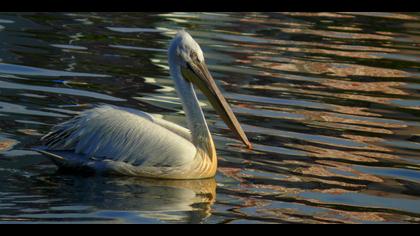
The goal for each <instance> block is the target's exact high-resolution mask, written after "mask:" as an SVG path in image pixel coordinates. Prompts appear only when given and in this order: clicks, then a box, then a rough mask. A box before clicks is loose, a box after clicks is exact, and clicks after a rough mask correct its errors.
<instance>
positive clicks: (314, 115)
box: [0, 13, 420, 223]
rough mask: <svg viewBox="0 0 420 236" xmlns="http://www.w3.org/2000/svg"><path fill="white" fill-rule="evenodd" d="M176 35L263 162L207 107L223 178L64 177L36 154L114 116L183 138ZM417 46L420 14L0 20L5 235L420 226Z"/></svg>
mask: <svg viewBox="0 0 420 236" xmlns="http://www.w3.org/2000/svg"><path fill="white" fill-rule="evenodd" d="M181 27H184V28H186V29H187V30H188V31H189V32H190V33H191V34H192V35H193V37H194V38H195V39H196V40H197V41H198V42H199V43H200V44H201V47H202V48H203V50H204V52H205V55H206V57H207V62H208V64H209V68H210V70H211V71H212V73H213V76H214V77H215V78H216V79H217V81H218V84H219V85H220V87H221V89H222V90H223V93H224V94H225V95H226V97H227V98H228V100H229V101H230V102H231V104H232V106H233V110H234V111H235V112H236V114H237V115H238V119H239V120H240V122H241V123H242V124H243V127H244V129H245V131H246V132H247V134H248V136H249V138H250V139H251V141H252V142H253V143H254V147H255V150H253V151H248V150H246V149H244V148H243V147H242V146H241V145H240V143H239V142H238V141H236V140H235V139H234V136H233V134H232V133H231V132H230V131H229V130H228V129H227V127H226V126H225V125H224V123H223V122H222V121H221V120H220V119H219V118H218V117H217V115H216V114H215V112H214V110H213V109H211V108H210V107H209V106H208V105H207V104H208V103H207V100H205V98H204V97H203V96H201V95H199V96H200V100H201V101H202V102H203V108H204V109H205V113H206V115H207V118H208V122H209V125H210V129H211V131H212V133H213V134H214V139H215V143H216V146H217V151H218V155H219V160H220V167H219V171H218V174H217V176H216V178H215V179H211V180H200V181H152V180H144V179H138V178H123V177H112V178H110V177H100V176H97V177H88V176H74V175H67V174H62V173H57V172H56V168H55V166H54V165H53V164H52V163H51V162H50V161H49V160H48V159H46V158H45V157H43V156H41V155H39V154H37V153H35V152H33V151H29V150H28V149H29V148H30V147H32V146H36V145H38V144H39V141H38V140H39V138H40V136H41V135H42V134H45V133H46V132H47V131H48V130H49V129H50V128H51V126H52V125H54V124H57V123H59V122H62V121H64V120H66V119H69V118H70V117H72V116H73V115H75V114H76V113H77V112H79V111H83V110H85V109H88V108H90V107H92V106H93V105H97V104H103V103H106V104H114V105H118V106H125V107H133V108H138V109H141V110H145V111H147V112H150V113H156V114H161V115H163V117H164V118H165V119H167V120H170V121H174V122H176V123H178V124H182V125H185V121H184V115H183V112H182V111H181V105H180V103H179V100H178V98H177V96H176V94H175V91H174V89H173V85H172V81H171V79H170V77H169V74H168V66H167V60H166V47H167V45H168V42H169V40H170V39H171V37H172V36H173V35H174V33H175V30H177V29H179V28H181ZM419 45H420V14H418V13H167V14H146V13H93V14H92V13H89V14H88V13H68V14H62V13H42V14H41V13H38V14H30V13H22V14H12V13H1V14H0V179H1V184H0V221H1V222H3V223H4V222H84V223H86V222H97V223H108V222H115V223H118V222H121V223H165V222H170V223H174V222H176V223H178V222H182V223H187V222H188V223H295V222H305V223H380V222H395V223H401V222H405V223H419V222H420V155H419V153H420V94H419V90H420V50H419Z"/></svg>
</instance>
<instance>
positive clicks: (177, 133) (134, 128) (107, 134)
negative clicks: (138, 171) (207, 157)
mask: <svg viewBox="0 0 420 236" xmlns="http://www.w3.org/2000/svg"><path fill="white" fill-rule="evenodd" d="M43 140H45V146H46V147H47V148H48V150H51V151H74V153H75V154H77V155H80V156H83V157H84V158H85V159H86V161H89V159H94V160H113V161H120V162H125V163H128V164H132V165H134V166H182V165H186V164H189V163H191V162H192V161H193V158H194V156H195V154H196V152H197V150H196V147H195V146H194V145H193V144H192V143H191V141H190V140H189V132H188V130H187V129H185V128H183V127H181V126H178V125H176V124H174V123H171V122H168V121H165V120H162V119H159V118H154V117H153V116H152V115H150V114H148V113H145V112H141V111H136V110H131V109H126V108H117V107H113V106H108V105H105V106H100V107H97V108H94V109H91V110H87V111H85V112H83V113H81V114H80V115H78V116H76V117H75V118H73V119H71V120H69V121H67V122H65V123H62V124H60V125H57V126H56V127H54V128H53V130H52V132H51V133H49V134H48V135H46V136H45V137H44V138H43Z"/></svg>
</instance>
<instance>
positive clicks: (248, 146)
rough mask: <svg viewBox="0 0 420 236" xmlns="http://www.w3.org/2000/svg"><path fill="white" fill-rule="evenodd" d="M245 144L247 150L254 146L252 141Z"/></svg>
mask: <svg viewBox="0 0 420 236" xmlns="http://www.w3.org/2000/svg"><path fill="white" fill-rule="evenodd" d="M245 145H246V146H247V148H248V149H249V150H252V149H254V147H253V146H252V143H250V142H248V143H246V144H245Z"/></svg>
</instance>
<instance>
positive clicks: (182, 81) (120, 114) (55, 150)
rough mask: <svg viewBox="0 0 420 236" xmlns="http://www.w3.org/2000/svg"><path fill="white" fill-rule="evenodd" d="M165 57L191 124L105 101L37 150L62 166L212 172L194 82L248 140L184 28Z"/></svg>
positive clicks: (172, 175)
mask: <svg viewBox="0 0 420 236" xmlns="http://www.w3.org/2000/svg"><path fill="white" fill-rule="evenodd" d="M168 61H169V65H170V74H171V76H172V79H173V81H174V83H175V88H176V91H177V94H178V96H179V97H180V98H181V101H182V106H183V109H184V111H185V114H186V119H187V124H188V128H189V130H188V129H186V128H184V127H181V126H179V125H177V124H174V123H171V122H168V121H165V120H163V119H160V118H157V117H154V116H152V115H150V114H148V113H145V112H142V111H138V110H133V109H128V108H118V107H114V106H109V105H103V106H99V107H96V108H93V109H91V110H87V111H84V112H82V113H81V114H79V115H78V116H76V117H74V118H72V119H71V120H69V121H66V122H64V123H61V124H58V125H56V126H55V127H54V128H53V129H52V131H51V132H50V133H48V134H47V135H45V136H44V137H42V141H43V146H42V147H40V148H37V149H35V150H36V151H38V152H40V153H42V154H44V155H46V156H48V157H50V158H51V159H52V160H53V162H54V163H55V164H56V165H57V166H59V167H62V168H66V169H67V168H70V169H77V170H78V169H88V170H93V171H95V172H105V173H112V174H120V175H132V176H140V177H147V178H159V179H203V178H210V177H213V176H214V175H215V174H216V169H217V156H216V149H215V146H214V142H213V139H212V137H211V134H210V131H209V128H208V126H207V123H206V119H205V117H204V114H203V110H202V109H201V107H200V106H199V102H198V99H197V96H196V94H195V91H194V88H193V84H194V85H196V86H197V87H198V88H199V89H200V90H201V91H202V92H203V94H205V95H206V97H207V98H208V100H209V101H210V103H211V104H212V106H213V108H214V109H215V110H216V112H217V113H218V114H219V115H220V116H221V118H222V119H223V121H224V122H225V123H226V124H227V125H228V127H229V128H230V129H231V130H232V131H234V133H236V135H237V136H238V138H239V139H240V140H241V141H242V142H243V143H244V144H245V145H246V146H247V147H248V148H252V145H251V143H250V142H249V141H248V139H247V137H246V135H245V133H244V131H243V130H242V128H241V126H240V125H239V122H238V120H237V119H236V117H235V115H234V114H233V112H232V110H231V108H230V106H229V105H228V103H227V102H226V100H225V98H224V97H223V95H222V94H221V92H220V90H219V89H218V87H217V86H216V83H215V82H214V80H213V78H212V76H211V75H210V72H209V71H208V69H207V66H206V64H205V61H204V56H203V52H202V51H201V48H200V46H199V45H198V44H197V43H196V42H195V41H194V39H193V38H192V37H191V36H190V35H189V34H188V33H187V32H185V31H183V30H182V31H179V32H178V33H177V35H176V36H175V38H174V39H173V40H172V42H171V44H170V47H169V52H168Z"/></svg>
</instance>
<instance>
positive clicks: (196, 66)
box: [169, 30, 252, 149]
mask: <svg viewBox="0 0 420 236" xmlns="http://www.w3.org/2000/svg"><path fill="white" fill-rule="evenodd" d="M169 60H170V61H172V62H173V63H174V64H175V65H173V66H175V67H179V70H180V72H181V74H182V77H183V79H184V80H186V81H188V82H189V83H192V84H194V85H195V86H196V87H197V88H199V89H200V90H201V92H202V93H203V94H204V95H205V96H206V97H207V99H208V100H209V101H210V103H211V105H212V106H213V108H214V109H215V110H216V112H217V113H218V114H219V116H220V117H221V118H222V119H223V121H224V122H225V123H226V124H227V126H228V127H229V128H230V129H231V130H232V131H233V132H234V133H235V134H236V135H237V136H238V138H239V139H240V140H241V141H242V142H243V143H244V144H245V145H246V146H247V147H248V148H250V149H251V148H252V144H251V143H250V142H249V141H248V138H247V136H246V135H245V132H244V131H243V129H242V127H241V125H240V124H239V122H238V120H237V118H236V116H235V114H234V113H233V112H232V109H231V108H230V106H229V104H228V103H227V101H226V99H225V98H224V96H223V95H222V93H221V92H220V90H219V88H218V87H217V85H216V83H215V81H214V79H213V77H212V76H211V74H210V72H209V70H208V68H207V65H206V62H205V59H204V54H203V51H202V50H201V48H200V46H199V45H198V43H197V42H196V41H195V40H194V39H193V38H192V37H191V35H190V34H188V33H187V32H186V31H184V30H182V31H179V32H178V33H177V35H176V36H175V38H174V39H173V40H172V42H171V45H170V47H169Z"/></svg>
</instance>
